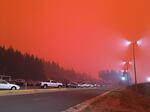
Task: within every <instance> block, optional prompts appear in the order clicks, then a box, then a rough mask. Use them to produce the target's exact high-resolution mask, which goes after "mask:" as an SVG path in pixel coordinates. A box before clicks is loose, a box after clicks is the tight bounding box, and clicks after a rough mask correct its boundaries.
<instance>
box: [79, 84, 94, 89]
mask: <svg viewBox="0 0 150 112" xmlns="http://www.w3.org/2000/svg"><path fill="white" fill-rule="evenodd" d="M78 87H80V88H90V87H94V85H93V84H88V83H84V84H78Z"/></svg>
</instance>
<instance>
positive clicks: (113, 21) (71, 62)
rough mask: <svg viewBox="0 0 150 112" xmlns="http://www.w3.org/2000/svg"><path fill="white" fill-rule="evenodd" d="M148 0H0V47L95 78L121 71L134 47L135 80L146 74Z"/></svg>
mask: <svg viewBox="0 0 150 112" xmlns="http://www.w3.org/2000/svg"><path fill="white" fill-rule="evenodd" d="M149 6H150V1H149V0H0V45H5V46H7V47H9V46H12V47H14V48H15V49H18V50H21V51H22V52H28V53H32V54H34V55H37V56H38V57H40V58H45V59H46V60H54V61H56V62H58V63H60V65H62V66H64V67H65V68H72V67H73V68H75V70H77V71H80V72H86V73H89V74H91V75H93V76H94V77H95V76H97V74H98V71H100V70H103V69H117V70H121V69H122V65H121V62H122V61H123V60H126V59H131V60H132V53H131V46H127V45H126V41H127V40H130V41H136V40H142V41H141V44H140V46H136V56H137V58H136V60H137V69H138V70H137V71H138V73H137V75H138V80H139V81H146V77H148V76H150V69H149V67H150V58H149V57H150V32H149V31H150V13H149V12H150V7H149ZM130 69H131V71H132V69H133V67H132V65H131V67H130Z"/></svg>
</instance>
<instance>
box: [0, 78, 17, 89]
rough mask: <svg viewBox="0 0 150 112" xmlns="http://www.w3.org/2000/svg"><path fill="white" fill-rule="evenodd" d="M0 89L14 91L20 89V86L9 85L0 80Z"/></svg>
mask: <svg viewBox="0 0 150 112" xmlns="http://www.w3.org/2000/svg"><path fill="white" fill-rule="evenodd" d="M0 89H10V90H16V89H20V86H18V85H16V84H10V83H8V82H7V81H5V80H0Z"/></svg>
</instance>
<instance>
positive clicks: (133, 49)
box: [127, 41, 140, 85]
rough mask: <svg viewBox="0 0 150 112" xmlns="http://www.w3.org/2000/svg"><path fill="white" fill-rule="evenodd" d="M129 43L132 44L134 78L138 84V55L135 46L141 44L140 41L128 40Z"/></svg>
mask: <svg viewBox="0 0 150 112" xmlns="http://www.w3.org/2000/svg"><path fill="white" fill-rule="evenodd" d="M127 44H128V45H132V56H133V65H134V78H135V85H137V73H136V57H135V46H136V45H139V44H140V41H134V42H130V41H128V42H127Z"/></svg>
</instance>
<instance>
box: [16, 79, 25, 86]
mask: <svg viewBox="0 0 150 112" xmlns="http://www.w3.org/2000/svg"><path fill="white" fill-rule="evenodd" d="M15 84H17V85H19V86H25V84H26V81H25V80H24V79H16V80H15Z"/></svg>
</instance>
